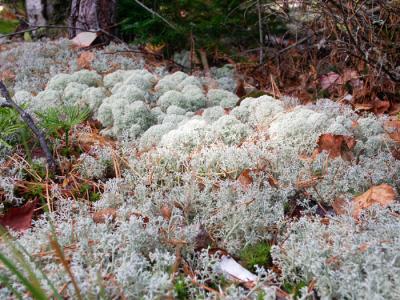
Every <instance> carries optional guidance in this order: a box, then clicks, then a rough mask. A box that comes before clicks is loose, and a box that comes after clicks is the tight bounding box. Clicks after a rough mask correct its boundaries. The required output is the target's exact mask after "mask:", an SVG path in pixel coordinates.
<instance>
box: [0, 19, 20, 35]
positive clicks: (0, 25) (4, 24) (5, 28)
mask: <svg viewBox="0 0 400 300" xmlns="http://www.w3.org/2000/svg"><path fill="white" fill-rule="evenodd" d="M18 23H19V22H18V21H14V20H11V21H8V20H1V19H0V33H1V34H7V33H12V32H14V31H15V29H16V28H17V26H18Z"/></svg>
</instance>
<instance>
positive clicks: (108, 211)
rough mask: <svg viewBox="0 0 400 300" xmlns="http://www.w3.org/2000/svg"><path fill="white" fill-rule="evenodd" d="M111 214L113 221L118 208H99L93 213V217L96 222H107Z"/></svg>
mask: <svg viewBox="0 0 400 300" xmlns="http://www.w3.org/2000/svg"><path fill="white" fill-rule="evenodd" d="M110 216H111V219H112V220H113V221H114V220H115V218H116V217H117V210H116V209H115V208H105V209H102V210H99V211H97V212H95V213H94V214H93V215H92V218H93V221H94V222H95V223H105V222H106V220H108V218H109V217H110Z"/></svg>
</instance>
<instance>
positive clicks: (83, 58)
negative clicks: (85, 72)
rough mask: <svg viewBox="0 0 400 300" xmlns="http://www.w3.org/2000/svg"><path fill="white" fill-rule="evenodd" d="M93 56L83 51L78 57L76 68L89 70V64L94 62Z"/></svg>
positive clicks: (89, 52)
mask: <svg viewBox="0 0 400 300" xmlns="http://www.w3.org/2000/svg"><path fill="white" fill-rule="evenodd" d="M94 58H95V55H94V53H93V52H91V51H84V52H82V53H81V54H80V55H79V57H78V66H79V67H80V68H81V69H89V70H90V69H91V63H92V61H93V60H94Z"/></svg>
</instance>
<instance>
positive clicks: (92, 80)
mask: <svg viewBox="0 0 400 300" xmlns="http://www.w3.org/2000/svg"><path fill="white" fill-rule="evenodd" d="M71 80H72V81H73V82H77V83H80V84H85V85H88V86H98V85H100V84H102V82H103V78H102V77H101V75H99V74H97V72H96V71H89V70H80V71H78V72H75V73H72V75H71Z"/></svg>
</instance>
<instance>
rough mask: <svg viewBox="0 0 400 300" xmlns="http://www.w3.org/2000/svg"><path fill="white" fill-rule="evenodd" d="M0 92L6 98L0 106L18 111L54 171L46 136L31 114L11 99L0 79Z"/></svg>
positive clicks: (54, 164)
mask: <svg viewBox="0 0 400 300" xmlns="http://www.w3.org/2000/svg"><path fill="white" fill-rule="evenodd" d="M0 92H1V95H2V96H3V97H4V99H5V100H6V102H4V104H1V106H3V107H10V108H12V109H15V110H16V111H17V112H18V113H19V115H20V117H21V119H22V120H24V122H25V123H26V124H27V125H28V127H29V128H30V129H31V130H32V132H33V133H34V134H35V136H36V137H37V139H38V140H39V143H40V147H41V148H42V150H43V152H44V154H45V155H46V159H47V164H48V166H49V168H50V169H51V170H52V171H55V170H56V166H57V164H56V161H55V160H54V158H53V155H52V154H51V150H50V148H49V146H48V145H47V143H46V138H45V136H44V134H43V132H42V131H41V130H40V129H39V128H38V127H37V126H36V124H35V122H34V121H33V118H32V117H31V115H30V114H29V113H28V112H26V111H25V110H23V109H22V108H21V107H20V106H19V105H18V104H17V103H15V102H14V100H12V98H11V96H10V93H9V92H8V90H7V88H6V86H5V85H4V83H3V81H1V80H0Z"/></svg>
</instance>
